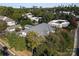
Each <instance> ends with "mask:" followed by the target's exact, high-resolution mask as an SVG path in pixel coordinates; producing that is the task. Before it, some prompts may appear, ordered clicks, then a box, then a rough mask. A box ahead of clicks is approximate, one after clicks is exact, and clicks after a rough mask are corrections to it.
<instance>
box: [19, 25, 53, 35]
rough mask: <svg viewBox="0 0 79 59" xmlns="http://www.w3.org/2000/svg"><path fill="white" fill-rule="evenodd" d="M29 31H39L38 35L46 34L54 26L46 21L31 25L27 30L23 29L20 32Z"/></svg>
mask: <svg viewBox="0 0 79 59" xmlns="http://www.w3.org/2000/svg"><path fill="white" fill-rule="evenodd" d="M29 31H34V32H37V33H39V35H47V32H51V31H54V28H52V27H51V26H50V25H48V24H46V23H42V24H39V25H36V26H33V27H31V28H30V29H29V30H28V29H25V30H22V31H20V32H25V33H27V32H29Z"/></svg>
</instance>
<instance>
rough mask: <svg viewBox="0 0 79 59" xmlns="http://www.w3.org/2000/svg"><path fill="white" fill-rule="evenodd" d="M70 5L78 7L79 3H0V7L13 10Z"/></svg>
mask: <svg viewBox="0 0 79 59" xmlns="http://www.w3.org/2000/svg"><path fill="white" fill-rule="evenodd" d="M71 4H73V5H77V6H79V3H0V6H7V7H14V8H20V6H22V7H26V8H32V7H33V6H37V7H40V6H42V7H43V8H47V7H57V6H61V5H64V6H68V5H71Z"/></svg>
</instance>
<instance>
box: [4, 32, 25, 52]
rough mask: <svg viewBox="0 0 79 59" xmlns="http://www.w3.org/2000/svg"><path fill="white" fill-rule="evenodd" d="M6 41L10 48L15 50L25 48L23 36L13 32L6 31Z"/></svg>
mask: <svg viewBox="0 0 79 59" xmlns="http://www.w3.org/2000/svg"><path fill="white" fill-rule="evenodd" d="M5 37H6V41H7V42H8V44H9V45H10V48H15V50H17V51H21V50H25V49H26V44H25V39H24V38H23V37H20V36H18V35H17V34H16V33H15V32H13V33H6V35H5Z"/></svg>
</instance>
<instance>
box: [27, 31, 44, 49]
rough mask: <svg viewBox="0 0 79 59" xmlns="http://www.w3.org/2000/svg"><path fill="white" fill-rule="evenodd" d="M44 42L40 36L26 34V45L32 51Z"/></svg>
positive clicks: (32, 33)
mask: <svg viewBox="0 0 79 59" xmlns="http://www.w3.org/2000/svg"><path fill="white" fill-rule="evenodd" d="M44 41H45V38H44V37H42V36H39V35H38V34H37V33H35V32H28V34H27V37H26V42H27V43H28V44H27V45H28V46H29V47H30V48H31V49H32V50H33V49H34V48H36V47H37V46H39V45H40V44H42V43H43V42H44Z"/></svg>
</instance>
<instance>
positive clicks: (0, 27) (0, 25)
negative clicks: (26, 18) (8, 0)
mask: <svg viewBox="0 0 79 59" xmlns="http://www.w3.org/2000/svg"><path fill="white" fill-rule="evenodd" d="M6 28H7V24H6V23H5V22H4V21H1V20H0V32H2V31H4V30H5V29H6Z"/></svg>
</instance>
